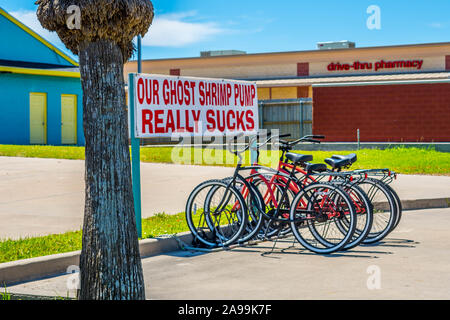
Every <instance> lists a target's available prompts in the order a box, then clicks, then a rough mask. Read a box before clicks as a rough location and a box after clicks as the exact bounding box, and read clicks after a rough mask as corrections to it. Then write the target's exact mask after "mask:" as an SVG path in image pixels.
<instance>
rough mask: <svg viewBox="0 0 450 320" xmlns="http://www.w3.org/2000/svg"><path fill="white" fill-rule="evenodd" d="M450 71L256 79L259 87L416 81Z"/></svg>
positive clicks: (445, 75)
mask: <svg viewBox="0 0 450 320" xmlns="http://www.w3.org/2000/svg"><path fill="white" fill-rule="evenodd" d="M449 79H450V72H428V73H425V72H423V73H399V74H388V75H386V74H384V75H354V76H349V75H345V76H333V77H308V78H292V79H276V80H257V81H256V84H257V85H258V87H260V88H264V87H299V86H310V85H315V84H327V83H344V82H345V83H349V82H352V83H354V82H355V83H360V82H389V81H407V80H412V81H418V80H449Z"/></svg>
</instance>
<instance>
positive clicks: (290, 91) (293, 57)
mask: <svg viewBox="0 0 450 320" xmlns="http://www.w3.org/2000/svg"><path fill="white" fill-rule="evenodd" d="M448 55H450V42H448V43H434V44H418V45H405V46H388V47H371V48H355V49H340V50H313V51H299V52H276V53H261V54H247V55H235V56H215V57H197V58H180V59H162V60H146V61H143V63H142V70H143V73H152V74H164V75H168V74H170V71H171V70H178V69H179V71H180V75H181V76H193V77H204V78H230V79H252V80H258V79H276V78H296V77H298V73H297V72H298V70H297V65H298V64H299V63H309V76H312V77H314V76H338V75H354V74H369V73H371V74H383V73H408V72H413V71H423V72H426V71H430V72H433V71H445V70H446V68H447V67H448V66H447V65H446V56H448ZM380 60H384V61H397V60H424V63H423V66H422V69H421V70H414V69H404V68H401V69H384V70H380V71H378V72H375V71H374V70H366V71H364V70H359V71H354V70H348V71H334V72H330V71H328V69H327V67H328V65H329V64H330V63H332V62H333V63H337V62H339V63H341V64H343V63H349V64H352V63H353V62H355V61H360V62H372V63H375V62H377V61H380ZM136 71H137V63H136V62H135V61H134V62H129V63H127V64H126V65H125V69H124V73H125V81H128V73H130V72H136ZM258 96H259V98H260V99H261V100H266V99H289V98H293V97H295V98H297V97H312V88H311V87H309V86H306V87H285V88H275V87H272V88H264V89H262V88H259V89H258Z"/></svg>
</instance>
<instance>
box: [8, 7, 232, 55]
mask: <svg viewBox="0 0 450 320" xmlns="http://www.w3.org/2000/svg"><path fill="white" fill-rule="evenodd" d="M9 13H10V14H11V15H12V16H13V17H15V18H16V19H18V20H19V21H20V22H22V23H23V24H25V25H26V26H27V27H29V28H31V29H32V30H33V31H35V32H36V33H38V34H39V35H40V36H42V37H43V38H44V39H46V40H47V41H49V42H50V43H52V44H54V45H55V46H56V47H58V48H60V49H63V50H64V51H67V50H66V49H65V46H64V44H63V43H62V42H61V40H60V39H59V37H58V35H57V34H56V32H50V31H48V30H46V29H44V28H43V27H42V26H41V24H40V22H39V20H38V19H37V17H36V12H34V11H32V10H19V11H12V12H9ZM196 15H197V12H196V11H187V12H180V13H172V14H164V15H160V16H156V17H155V20H154V21H153V24H152V26H151V27H150V29H149V31H148V33H147V34H146V36H145V37H144V38H143V39H142V44H143V45H145V46H154V47H183V46H187V45H190V44H194V43H197V42H201V41H205V40H208V39H210V38H211V37H212V36H214V35H217V34H220V33H223V32H225V30H224V29H222V28H219V27H218V26H217V24H216V23H213V22H191V21H186V20H188V19H189V18H194V17H195V16H196Z"/></svg>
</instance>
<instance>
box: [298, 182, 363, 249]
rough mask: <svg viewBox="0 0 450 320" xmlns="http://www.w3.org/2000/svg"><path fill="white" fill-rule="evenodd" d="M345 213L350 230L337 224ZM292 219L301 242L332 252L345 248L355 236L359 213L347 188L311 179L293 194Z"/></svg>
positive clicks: (312, 247) (307, 245)
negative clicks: (346, 190) (313, 181)
mask: <svg viewBox="0 0 450 320" xmlns="http://www.w3.org/2000/svg"><path fill="white" fill-rule="evenodd" d="M344 216H345V218H346V220H347V221H348V228H347V230H341V229H339V228H338V227H337V224H336V220H338V219H343V218H344ZM290 219H291V220H292V222H291V229H292V232H293V234H294V236H295V238H296V239H297V240H298V241H299V242H300V244H301V245H302V246H304V247H305V248H306V249H308V250H310V251H312V252H315V253H319V254H330V253H333V252H336V251H339V250H341V249H343V248H344V247H345V246H346V244H347V243H348V242H349V241H350V240H351V239H352V237H353V233H354V231H355V228H356V222H357V215H356V210H355V207H354V205H353V202H352V200H351V199H350V197H349V195H348V194H347V193H346V192H345V191H344V190H342V189H341V188H339V187H338V186H336V185H333V184H330V183H312V184H310V185H307V186H306V187H304V188H303V189H302V190H301V191H300V192H299V193H298V194H297V195H296V197H295V198H294V200H293V202H292V204H291V209H290Z"/></svg>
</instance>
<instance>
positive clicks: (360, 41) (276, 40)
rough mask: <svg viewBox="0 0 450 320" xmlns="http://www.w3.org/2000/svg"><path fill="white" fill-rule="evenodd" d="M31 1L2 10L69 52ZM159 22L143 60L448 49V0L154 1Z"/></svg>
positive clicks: (1, 2) (5, 4)
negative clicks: (372, 21)
mask: <svg viewBox="0 0 450 320" xmlns="http://www.w3.org/2000/svg"><path fill="white" fill-rule="evenodd" d="M33 3H34V1H30V0H0V6H1V7H2V8H4V9H5V10H7V11H9V12H10V13H12V14H13V15H14V16H16V17H17V18H19V20H21V21H22V22H24V23H25V24H27V25H28V26H30V27H31V28H33V29H34V30H35V31H36V32H38V33H40V34H42V35H43V36H44V37H45V38H47V39H48V40H49V41H50V42H52V43H53V44H55V45H56V46H58V47H60V48H62V49H64V46H63V45H62V44H61V42H60V41H59V39H58V37H57V35H56V34H52V33H49V32H47V31H46V30H43V29H42V27H41V26H40V25H39V22H37V20H36V18H35V14H34V11H35V10H36V6H35V5H34V4H33ZM153 4H154V6H155V13H156V16H155V20H154V23H153V25H152V27H151V28H150V30H149V32H148V34H147V35H146V37H145V38H144V39H143V44H144V49H143V58H144V59H160V58H176V57H193V56H198V55H199V53H200V51H206V50H228V49H235V50H244V51H247V52H248V53H258V52H277V51H295V50H314V49H316V43H317V42H321V41H339V40H351V41H354V42H356V45H357V46H358V47H367V46H383V45H399V44H413V43H429V42H447V41H450V40H449V34H450V32H449V31H450V15H449V12H450V0H429V1H423V0H420V1H417V0H409V1H407V0H371V1H366V0H341V1H337V0H321V1H302V0H278V1H268V0H258V1H257V0H239V1H238V0H226V1H223V0H160V1H158V0H154V1H153ZM370 5H377V6H378V7H379V8H380V9H381V29H380V30H369V29H368V28H367V26H366V21H367V19H368V18H369V16H370V14H368V13H367V12H366V11H367V8H368V7H369V6H370Z"/></svg>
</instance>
